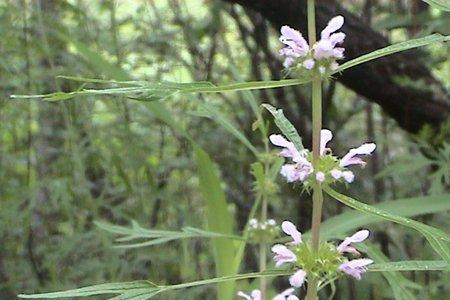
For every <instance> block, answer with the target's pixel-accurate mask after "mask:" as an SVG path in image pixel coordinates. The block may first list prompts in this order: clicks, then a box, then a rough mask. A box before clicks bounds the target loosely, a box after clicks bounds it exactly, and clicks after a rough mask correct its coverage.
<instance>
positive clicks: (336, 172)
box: [330, 169, 342, 179]
mask: <svg viewBox="0 0 450 300" xmlns="http://www.w3.org/2000/svg"><path fill="white" fill-rule="evenodd" d="M330 174H331V176H333V178H334V179H339V178H341V177H342V171H341V170H337V169H333V170H331V171H330Z"/></svg>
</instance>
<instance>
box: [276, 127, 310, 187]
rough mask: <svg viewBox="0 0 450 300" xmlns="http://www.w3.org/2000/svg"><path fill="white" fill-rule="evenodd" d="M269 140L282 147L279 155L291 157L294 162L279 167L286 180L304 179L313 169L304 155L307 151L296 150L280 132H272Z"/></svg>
mask: <svg viewBox="0 0 450 300" xmlns="http://www.w3.org/2000/svg"><path fill="white" fill-rule="evenodd" d="M269 140H270V141H271V142H272V144H274V145H275V146H279V147H282V148H283V149H282V150H281V152H280V155H281V156H283V157H286V158H291V159H292V161H293V162H295V164H285V165H283V166H282V167H281V171H280V174H281V175H282V176H283V177H285V178H286V180H287V181H288V182H295V181H304V180H305V179H306V178H307V177H308V176H309V174H311V173H312V172H313V171H314V169H313V166H312V164H311V163H310V162H309V161H308V160H307V159H306V157H305V156H306V154H307V151H305V150H302V151H298V150H297V148H295V146H294V144H293V143H292V142H290V141H288V140H286V139H285V138H284V137H283V136H282V135H280V134H272V135H271V136H270V137H269Z"/></svg>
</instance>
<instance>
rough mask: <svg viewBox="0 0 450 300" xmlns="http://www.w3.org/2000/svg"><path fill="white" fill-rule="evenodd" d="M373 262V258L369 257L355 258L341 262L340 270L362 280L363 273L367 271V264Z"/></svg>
mask: <svg viewBox="0 0 450 300" xmlns="http://www.w3.org/2000/svg"><path fill="white" fill-rule="evenodd" d="M372 263H373V260H371V259H368V258H361V259H354V260H351V261H348V262H345V263H343V264H341V265H340V266H339V270H341V271H342V272H344V273H346V274H348V275H350V276H352V277H354V278H356V279H357V280H360V279H361V275H362V274H363V273H365V272H366V271H367V266H368V265H370V264H372Z"/></svg>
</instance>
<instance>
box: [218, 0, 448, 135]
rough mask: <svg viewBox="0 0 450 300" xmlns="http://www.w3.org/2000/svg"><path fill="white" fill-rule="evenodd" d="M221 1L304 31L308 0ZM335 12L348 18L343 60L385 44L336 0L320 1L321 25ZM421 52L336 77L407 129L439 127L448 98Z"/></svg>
mask: <svg viewBox="0 0 450 300" xmlns="http://www.w3.org/2000/svg"><path fill="white" fill-rule="evenodd" d="M225 1H226V2H230V3H237V4H241V5H243V6H244V7H247V8H251V9H253V10H255V11H257V12H259V13H260V14H262V15H263V16H264V17H265V18H266V19H267V20H269V21H270V22H271V23H272V25H273V26H274V27H275V28H277V29H278V28H280V27H281V26H282V25H285V24H288V25H291V26H292V27H295V28H298V29H300V30H301V31H303V32H304V33H305V30H306V28H307V18H306V0H278V1H273V0H258V1H254V0H225ZM336 15H343V16H344V17H345V20H346V22H345V25H344V28H343V31H344V32H345V33H346V34H347V38H346V41H345V44H344V46H345V48H346V52H345V54H346V60H350V59H353V58H356V57H358V56H360V55H362V54H365V53H369V52H371V51H373V50H376V49H379V48H383V47H386V46H388V45H389V41H388V40H387V39H386V38H385V37H383V36H382V35H381V34H379V33H378V32H376V31H374V30H373V29H371V28H370V26H369V25H367V23H366V22H364V21H363V20H362V19H361V18H359V17H358V16H356V15H354V14H352V13H350V12H348V11H347V10H345V9H344V8H343V7H342V6H341V5H339V4H338V3H336V1H332V0H327V1H325V0H323V1H318V3H317V17H316V18H317V23H318V27H319V28H323V27H325V26H326V24H327V22H328V21H329V20H330V19H331V18H332V17H333V16H336ZM319 32H320V30H319ZM421 55H422V52H420V51H415V50H410V51H407V52H403V53H399V54H395V55H391V56H389V57H385V58H382V59H378V60H375V61H372V62H370V63H367V64H365V65H363V66H357V67H353V68H351V69H349V70H347V71H345V72H344V74H342V75H341V76H338V77H337V78H336V79H337V80H338V81H339V82H341V83H342V84H344V85H345V86H347V87H348V88H350V89H352V90H353V91H355V92H356V93H358V94H359V95H361V96H364V97H365V98H367V99H368V100H369V101H371V102H375V103H378V104H379V105H380V106H381V107H382V108H383V110H384V111H385V112H386V113H387V114H388V115H390V116H391V117H392V118H394V119H395V120H396V121H397V122H398V124H399V125H400V126H401V127H402V128H404V129H405V130H407V131H409V132H413V133H416V132H417V131H419V130H420V129H421V128H422V127H423V126H424V125H425V124H429V125H431V126H433V127H435V128H438V127H439V126H440V125H441V123H443V122H445V121H446V120H448V119H449V118H450V103H449V99H448V95H447V94H446V92H445V90H444V88H443V87H442V84H441V83H440V82H439V81H437V80H436V79H435V78H434V77H433V76H432V74H431V73H430V71H429V70H428V68H427V67H426V66H425V64H424V63H422V62H421V61H420V58H421ZM408 83H409V84H408Z"/></svg>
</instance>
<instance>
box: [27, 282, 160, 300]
mask: <svg viewBox="0 0 450 300" xmlns="http://www.w3.org/2000/svg"><path fill="white" fill-rule="evenodd" d="M144 289H145V290H146V292H148V293H153V292H155V291H156V290H158V287H157V286H155V285H154V284H152V283H150V282H148V281H133V282H122V283H104V284H98V285H93V286H88V287H83V288H79V289H74V290H68V291H63V292H54V293H43V294H34V295H23V294H22V295H18V297H19V298H28V299H33V298H34V299H42V298H49V299H54V298H67V297H87V296H94V295H103V294H123V293H127V292H130V291H135V290H140V291H142V290H144Z"/></svg>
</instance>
